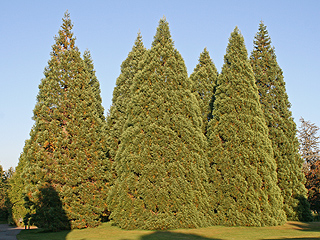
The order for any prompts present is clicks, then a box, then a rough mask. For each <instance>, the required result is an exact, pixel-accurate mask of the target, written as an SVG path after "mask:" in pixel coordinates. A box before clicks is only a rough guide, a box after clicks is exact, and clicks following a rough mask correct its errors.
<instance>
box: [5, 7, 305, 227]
mask: <svg viewBox="0 0 320 240" xmlns="http://www.w3.org/2000/svg"><path fill="white" fill-rule="evenodd" d="M72 26H73V25H72V23H71V20H70V17H69V14H68V13H66V14H65V17H64V18H63V24H62V27H61V30H60V31H59V34H58V36H56V37H55V44H54V45H53V46H52V52H51V58H50V60H49V62H48V66H47V67H46V68H45V71H44V78H43V79H42V80H41V83H40V85H39V93H38V96H37V103H36V106H35V108H34V116H33V120H34V121H35V123H34V126H33V128H32V129H31V132H30V139H28V140H27V141H26V143H25V147H24V149H23V152H22V154H21V157H20V159H19V164H18V166H17V168H16V172H15V175H14V176H13V178H12V180H11V191H10V194H9V195H10V196H9V197H10V201H11V204H12V212H11V216H12V220H13V221H14V222H15V223H16V224H18V225H19V224H22V223H21V222H22V219H23V221H24V224H29V223H31V224H32V223H33V224H35V225H37V226H39V227H44V228H47V229H51V230H59V229H65V228H85V227H94V226H97V225H99V224H100V222H101V220H105V219H107V218H109V219H112V220H113V221H114V222H115V224H116V225H118V226H120V227H121V228H126V229H170V228H194V227H205V226H210V225H232V226H235V225H236V226H271V225H280V224H283V223H284V222H285V221H286V220H287V219H288V220H304V221H307V220H311V213H310V209H309V205H308V202H307V201H306V189H305V187H304V181H305V179H304V175H303V173H302V171H301V167H302V160H301V157H300V156H299V154H298V141H297V138H296V125H295V123H294V121H293V118H292V114H291V112H290V103H289V101H288V96H287V94H286V89H285V83H284V80H283V74H282V70H281V69H280V67H279V65H278V63H277V60H276V55H275V52H274V49H273V48H272V46H271V40H270V37H269V35H268V32H267V30H266V26H265V25H264V24H263V23H261V24H260V26H259V31H258V33H257V35H256V37H255V40H254V49H253V51H252V53H251V56H250V58H249V57H248V53H247V50H246V47H245V44H244V39H243V36H242V35H241V33H240V31H239V30H238V28H235V29H234V31H233V32H232V33H231V36H230V38H229V43H228V46H227V50H226V54H225V56H224V64H223V67H222V70H221V72H220V73H219V74H218V71H217V69H216V67H215V65H214V63H213V61H212V60H211V58H210V56H209V52H208V51H207V49H204V51H203V52H202V53H201V54H200V58H199V63H198V64H197V66H196V67H195V69H194V71H193V73H192V74H191V75H190V77H188V74H187V69H186V66H185V63H184V60H183V58H182V56H181V55H180V53H179V52H178V51H177V49H175V47H174V44H173V41H172V38H171V35H170V31H169V26H168V22H167V21H166V19H165V18H163V19H161V20H160V22H159V26H158V28H157V31H156V35H155V36H154V40H153V42H152V46H151V48H150V49H149V50H148V49H146V48H145V47H144V45H143V42H142V37H141V35H140V33H139V34H138V37H137V39H136V41H135V43H134V46H133V48H132V51H131V52H130V53H129V54H128V57H127V58H126V59H125V61H124V62H123V63H122V65H121V74H120V76H119V77H118V78H117V81H116V86H115V88H114V91H113V99H112V106H111V108H110V110H109V114H108V115H107V117H106V118H105V116H104V109H103V107H102V101H101V97H100V86H99V82H98V80H97V78H96V76H95V70H94V66H93V61H92V59H91V56H90V53H89V52H88V51H86V52H85V53H84V55H83V57H81V55H80V52H79V50H78V48H77V47H76V45H75V38H74V36H73V33H72Z"/></svg>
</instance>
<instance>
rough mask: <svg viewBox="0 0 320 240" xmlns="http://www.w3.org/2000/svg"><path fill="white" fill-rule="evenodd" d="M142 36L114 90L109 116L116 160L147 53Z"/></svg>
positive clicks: (109, 133) (125, 63) (111, 148)
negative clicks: (132, 89)
mask: <svg viewBox="0 0 320 240" xmlns="http://www.w3.org/2000/svg"><path fill="white" fill-rule="evenodd" d="M146 51H147V50H146V48H145V47H144V45H143V42H142V37H141V34H140V33H138V36H137V39H136V40H135V43H134V46H133V47H132V50H131V52H130V53H129V54H128V57H127V58H126V59H125V60H124V61H123V63H122V64H121V73H120V76H119V77H118V78H117V81H116V87H115V88H114V90H113V98H112V106H111V108H110V111H109V115H108V116H107V129H108V146H109V148H110V152H109V154H110V157H111V159H112V160H114V159H115V156H116V152H117V150H118V146H119V144H120V142H121V141H120V137H121V134H122V131H123V127H124V125H125V122H126V120H127V115H126V109H127V105H128V102H129V101H130V86H131V85H132V83H133V79H134V76H135V75H136V73H137V72H138V71H139V70H140V69H139V62H140V61H141V60H143V57H144V55H145V53H146Z"/></svg>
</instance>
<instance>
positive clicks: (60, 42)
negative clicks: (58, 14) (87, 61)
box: [52, 11, 76, 55]
mask: <svg viewBox="0 0 320 240" xmlns="http://www.w3.org/2000/svg"><path fill="white" fill-rule="evenodd" d="M72 28H73V24H72V22H71V19H70V13H68V11H66V12H65V14H64V17H63V18H62V25H61V29H60V30H59V35H58V36H55V40H56V44H55V45H53V47H52V48H53V54H54V55H55V54H56V53H58V52H61V51H64V50H71V49H76V46H75V40H76V38H75V37H74V36H73V32H72Z"/></svg>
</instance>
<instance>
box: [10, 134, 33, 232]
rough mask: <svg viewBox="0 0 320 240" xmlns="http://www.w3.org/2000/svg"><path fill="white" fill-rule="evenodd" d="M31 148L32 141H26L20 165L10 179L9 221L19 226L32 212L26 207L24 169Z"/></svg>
mask: <svg viewBox="0 0 320 240" xmlns="http://www.w3.org/2000/svg"><path fill="white" fill-rule="evenodd" d="M29 149H30V141H29V140H27V141H26V142H25V146H24V148H23V152H22V154H21V155H20V158H19V163H18V166H17V167H16V169H15V172H14V174H13V176H12V178H11V179H10V191H9V199H10V202H11V206H12V207H11V211H10V215H9V219H8V222H9V223H10V224H15V225H16V226H18V227H22V226H23V221H22V220H23V218H24V217H25V216H26V214H28V213H30V210H29V209H26V208H25V200H24V189H25V179H24V176H23V172H24V169H26V167H27V163H28V162H27V154H28V150H29Z"/></svg>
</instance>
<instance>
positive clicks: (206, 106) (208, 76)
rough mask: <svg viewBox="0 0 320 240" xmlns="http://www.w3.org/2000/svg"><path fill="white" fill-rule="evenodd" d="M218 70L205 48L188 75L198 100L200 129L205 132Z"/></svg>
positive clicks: (210, 116)
mask: <svg viewBox="0 0 320 240" xmlns="http://www.w3.org/2000/svg"><path fill="white" fill-rule="evenodd" d="M217 77H218V71H217V69H216V66H215V65H214V63H213V62H212V60H211V58H210V55H209V52H208V50H207V49H206V48H205V49H204V50H203V52H202V53H201V54H200V57H199V63H198V64H197V66H196V67H195V69H194V70H193V73H192V74H191V75H190V79H191V81H192V84H193V85H192V86H193V88H192V91H193V92H194V93H195V94H196V97H197V99H198V102H199V106H200V111H201V116H202V131H203V133H204V134H206V132H207V126H208V122H209V120H210V119H212V115H211V114H212V104H213V101H214V99H213V97H214V90H215V87H216V81H217Z"/></svg>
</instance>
